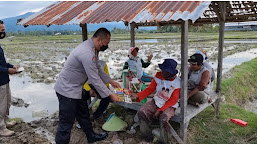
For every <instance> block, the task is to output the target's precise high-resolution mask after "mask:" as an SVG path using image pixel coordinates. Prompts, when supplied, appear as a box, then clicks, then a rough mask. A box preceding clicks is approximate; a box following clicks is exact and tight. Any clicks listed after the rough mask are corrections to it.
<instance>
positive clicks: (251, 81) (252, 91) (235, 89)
mask: <svg viewBox="0 0 257 144" xmlns="http://www.w3.org/2000/svg"><path fill="white" fill-rule="evenodd" d="M256 76H257V58H255V59H253V60H251V61H248V62H244V63H243V64H241V65H239V66H236V67H234V68H233V69H232V70H231V72H230V76H229V77H228V78H223V80H222V94H223V95H224V96H225V98H226V101H227V102H229V103H233V104H237V105H242V104H244V103H245V102H247V101H249V100H252V99H254V98H257V77H256Z"/></svg>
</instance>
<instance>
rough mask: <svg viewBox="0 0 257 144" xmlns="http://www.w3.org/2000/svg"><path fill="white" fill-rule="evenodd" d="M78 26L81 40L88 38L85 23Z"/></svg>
mask: <svg viewBox="0 0 257 144" xmlns="http://www.w3.org/2000/svg"><path fill="white" fill-rule="evenodd" d="M80 27H81V29H82V40H83V41H85V40H87V39H88V33H87V24H86V23H85V24H80Z"/></svg>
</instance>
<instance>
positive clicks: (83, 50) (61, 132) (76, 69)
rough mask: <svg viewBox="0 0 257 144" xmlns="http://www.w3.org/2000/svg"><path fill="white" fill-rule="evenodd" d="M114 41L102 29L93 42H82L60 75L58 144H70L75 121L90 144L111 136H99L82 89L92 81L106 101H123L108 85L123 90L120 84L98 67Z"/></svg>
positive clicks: (104, 134)
mask: <svg viewBox="0 0 257 144" xmlns="http://www.w3.org/2000/svg"><path fill="white" fill-rule="evenodd" d="M110 38H111V33H110V32H109V31H108V30H107V29H106V28H100V29H98V30H97V31H96V32H95V34H94V35H93V37H92V38H91V39H88V40H86V41H84V42H82V43H81V44H80V45H78V46H77V47H76V48H75V49H74V50H73V51H72V52H71V53H70V55H69V57H68V59H67V61H66V62H65V65H64V68H63V69H62V71H61V72H60V74H59V76H58V78H57V81H56V83H55V86H54V89H55V91H56V94H57V97H58V100H59V125H58V129H57V133H56V137H55V141H56V143H57V144H68V143H69V141H70V133H71V129H72V125H73V123H74V120H75V118H76V119H77V121H78V123H79V124H80V126H81V128H82V130H83V131H84V132H85V134H86V135H87V141H88V142H89V143H93V142H96V141H100V140H104V139H105V138H107V137H108V134H107V133H102V134H97V133H95V132H94V131H93V127H92V123H91V121H90V118H89V115H90V114H89V110H88V105H87V98H86V97H85V96H84V95H82V88H83V85H84V84H85V82H86V81H87V80H89V81H90V82H91V83H92V85H93V86H94V87H95V89H96V90H97V92H98V93H99V94H100V96H101V97H102V98H106V97H110V98H111V100H112V101H114V102H118V101H119V98H118V97H117V95H116V94H115V93H112V92H111V91H110V90H109V89H108V88H107V86H106V85H105V83H110V84H111V85H112V87H114V88H120V84H119V83H117V82H115V81H114V80H112V79H111V78H110V76H109V75H108V74H106V73H105V72H104V70H103V69H101V68H100V65H99V63H98V54H99V52H100V51H104V50H106V49H107V48H108V44H109V42H110Z"/></svg>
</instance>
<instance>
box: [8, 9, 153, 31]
mask: <svg viewBox="0 0 257 144" xmlns="http://www.w3.org/2000/svg"><path fill="white" fill-rule="evenodd" d="M32 14H34V13H33V12H28V13H26V14H24V15H20V16H17V17H11V18H5V19H3V21H4V23H5V29H6V31H7V32H24V31H65V30H66V31H80V30H81V28H80V26H79V25H52V26H50V27H47V26H45V25H38V26H28V27H26V28H24V27H23V26H20V25H16V23H17V19H24V18H26V17H28V16H30V15H32ZM100 27H105V28H107V29H108V30H113V29H114V28H115V27H116V28H120V29H125V28H126V26H125V25H124V23H123V22H106V23H101V24H88V31H95V30H97V29H98V28H100ZM140 29H146V30H153V29H156V27H144V28H140Z"/></svg>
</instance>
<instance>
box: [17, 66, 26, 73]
mask: <svg viewBox="0 0 257 144" xmlns="http://www.w3.org/2000/svg"><path fill="white" fill-rule="evenodd" d="M24 70H25V69H24V67H19V68H18V70H17V72H18V73H20V72H23V71H24Z"/></svg>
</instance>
